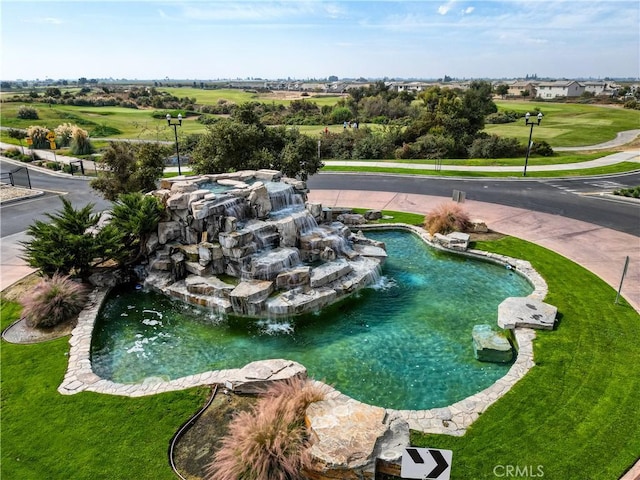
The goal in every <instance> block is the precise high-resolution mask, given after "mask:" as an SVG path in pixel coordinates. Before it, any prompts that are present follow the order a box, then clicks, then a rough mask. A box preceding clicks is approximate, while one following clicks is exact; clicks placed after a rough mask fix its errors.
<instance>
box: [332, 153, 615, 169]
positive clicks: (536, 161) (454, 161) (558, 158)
mask: <svg viewBox="0 0 640 480" xmlns="http://www.w3.org/2000/svg"><path fill="white" fill-rule="evenodd" d="M613 153H615V152H609V151H600V152H595V153H579V152H557V153H554V154H553V156H551V157H537V156H535V157H530V158H529V165H562V164H565V163H580V162H588V161H590V160H595V159H597V158H602V157H606V156H607V155H611V154H613ZM325 160H339V159H333V158H331V159H329V158H327V159H325ZM341 161H348V160H341ZM353 161H354V162H355V161H357V162H371V163H402V164H405V165H407V167H410V166H411V165H435V163H436V161H435V160H433V159H412V160H406V159H391V160H375V159H361V160H353ZM440 164H441V165H442V166H443V167H444V166H447V165H461V166H473V167H486V166H489V167H497V166H514V165H515V166H518V167H519V166H523V165H524V157H518V158H469V159H464V158H445V159H442V160H441V161H440Z"/></svg>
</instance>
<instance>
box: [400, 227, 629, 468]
mask: <svg viewBox="0 0 640 480" xmlns="http://www.w3.org/2000/svg"><path fill="white" fill-rule="evenodd" d="M477 247H478V248H481V249H483V250H490V251H495V252H499V253H502V254H505V255H509V256H513V257H516V258H526V259H528V260H530V261H531V263H532V264H533V266H534V267H535V268H536V269H537V270H538V272H540V273H541V274H542V276H543V277H544V278H545V279H546V281H547V283H548V285H549V295H548V297H547V298H546V299H545V301H546V302H548V303H550V304H552V305H555V306H557V307H558V312H559V317H560V321H559V325H558V327H557V329H556V330H555V331H545V332H542V331H541V332H538V334H537V339H536V340H535V346H534V357H535V362H536V366H535V367H534V368H533V369H532V370H531V371H530V372H529V373H528V374H527V375H526V376H525V378H524V379H522V380H521V381H520V382H518V383H517V384H516V385H515V387H514V388H513V389H512V390H511V391H510V392H509V393H507V394H506V395H505V396H504V397H503V398H502V399H501V400H500V401H498V402H497V403H496V404H494V405H493V406H491V407H490V408H489V409H488V410H487V411H486V412H485V413H484V414H483V415H482V416H481V417H480V418H479V419H478V420H477V421H476V422H475V423H474V424H473V425H472V427H471V428H470V429H469V431H468V432H467V433H466V435H465V436H463V437H458V438H456V437H448V436H445V435H423V434H418V433H416V432H413V434H412V444H413V445H416V446H425V447H426V446H428V447H433V448H444V449H449V450H453V468H452V476H451V478H452V479H470V478H473V479H483V478H487V479H493V478H496V475H495V473H494V470H493V469H494V467H495V466H497V465H503V466H504V465H513V466H515V465H518V466H520V467H521V468H525V467H526V466H533V469H534V470H533V471H534V472H536V471H537V467H538V466H541V467H542V469H543V471H544V478H550V479H594V480H595V479H602V480H605V479H616V478H619V476H620V475H621V474H622V473H623V472H624V471H625V470H626V469H628V468H629V467H630V466H631V465H632V464H633V463H634V462H635V461H636V460H637V458H638V452H640V436H639V435H638V431H640V417H638V415H637V412H638V411H640V375H638V365H639V364H640V348H638V334H637V332H638V327H639V326H640V316H639V315H638V314H637V313H636V312H635V311H634V310H633V309H632V308H631V307H630V306H629V305H628V304H626V303H625V302H622V303H621V304H620V305H615V304H614V300H615V296H616V292H615V291H614V289H612V288H611V287H609V286H608V285H607V284H605V283H604V282H603V281H602V280H600V279H599V278H597V277H596V276H595V275H593V274H592V273H590V272H588V271H587V270H585V269H584V268H582V267H580V266H579V265H577V264H575V263H573V262H571V261H569V260H567V259H564V258H562V257H560V256H559V255H557V254H555V253H553V252H551V251H549V250H546V249H544V248H542V247H539V246H536V245H534V244H530V243H527V242H524V241H521V240H517V239H514V238H504V239H502V240H499V241H497V242H480V243H479V244H478V245H477ZM504 472H505V470H504V469H502V470H500V469H498V473H502V474H504ZM519 478H524V477H519Z"/></svg>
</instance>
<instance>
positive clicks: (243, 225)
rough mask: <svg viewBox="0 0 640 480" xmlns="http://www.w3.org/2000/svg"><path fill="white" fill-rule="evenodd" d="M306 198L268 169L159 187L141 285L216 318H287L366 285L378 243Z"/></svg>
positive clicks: (378, 255)
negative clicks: (160, 215)
mask: <svg viewBox="0 0 640 480" xmlns="http://www.w3.org/2000/svg"><path fill="white" fill-rule="evenodd" d="M306 194H307V188H306V184H305V183H304V182H302V181H300V180H297V179H291V178H287V177H284V176H283V175H282V174H281V173H280V172H278V171H273V170H257V171H242V172H236V173H229V174H218V175H202V176H197V177H187V178H180V179H164V180H162V181H161V185H160V189H159V190H156V191H154V192H152V195H154V196H155V197H157V198H158V199H159V200H160V201H161V202H162V203H163V205H164V206H165V218H164V219H163V221H162V222H160V223H159V225H158V231H157V234H153V235H151V238H150V239H149V241H148V243H147V245H146V250H147V253H148V255H149V258H150V260H149V265H148V274H147V278H146V281H145V284H146V285H147V286H148V287H150V288H153V289H156V290H158V291H160V292H162V293H165V294H167V295H170V296H173V297H176V298H179V299H181V300H183V301H185V302H189V303H192V304H197V305H202V306H206V307H209V308H213V309H215V310H218V311H220V312H222V313H235V314H238V315H244V316H290V315H297V314H300V313H304V312H308V311H313V310H317V309H320V308H322V307H324V306H327V305H329V304H331V303H333V302H335V301H337V300H338V299H340V298H343V297H344V296H346V295H349V294H351V293H352V292H354V291H356V290H358V289H360V288H363V287H365V286H367V285H369V284H371V283H372V282H374V281H375V280H376V278H377V275H378V272H379V269H380V266H381V264H382V262H383V261H384V260H385V258H386V251H385V246H384V244H383V243H381V242H375V241H372V240H370V239H367V238H366V237H364V236H363V235H362V234H359V235H354V234H353V233H352V232H351V230H350V229H349V228H348V227H347V226H345V225H344V224H343V223H341V222H337V221H334V218H333V215H327V211H326V210H325V209H323V208H322V205H320V204H317V203H309V202H307V198H306ZM347 218H349V220H352V218H351V217H347ZM323 219H324V222H323ZM354 223H356V222H354Z"/></svg>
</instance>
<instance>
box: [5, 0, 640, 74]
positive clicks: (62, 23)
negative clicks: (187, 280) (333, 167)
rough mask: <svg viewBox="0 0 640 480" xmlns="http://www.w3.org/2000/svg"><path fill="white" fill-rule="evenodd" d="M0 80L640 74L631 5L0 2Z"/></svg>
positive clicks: (627, 0)
mask: <svg viewBox="0 0 640 480" xmlns="http://www.w3.org/2000/svg"><path fill="white" fill-rule="evenodd" d="M0 22H1V27H2V29H1V34H0V40H1V44H0V79H2V80H16V79H24V80H33V79H40V80H43V79H47V78H50V79H54V80H57V79H71V80H77V79H78V78H81V77H86V78H88V79H91V78H114V79H130V80H133V79H139V80H165V79H187V80H189V79H190V80H216V79H236V78H241V79H246V78H261V79H278V78H292V79H325V78H327V77H329V76H332V75H335V76H337V77H339V78H359V77H364V78H385V77H386V78H405V79H406V78H421V79H435V78H442V77H444V76H445V75H448V76H449V77H453V78H460V79H462V78H522V77H525V76H526V75H533V74H537V75H538V77H551V78H600V79H601V78H604V77H614V78H620V77H633V78H637V77H639V76H640V27H639V25H640V2H639V1H638V0H622V1H596V0H564V1H563V0H508V1H497V0H496V1H493V0H486V1H465V0H422V1H405V0H393V1H383V0H380V1H365V0H350V1H321V0H289V1H286V0H285V1H278V2H273V1H269V0H262V1H245V0H226V1H206V0H174V1H155V0H145V1H130V0H126V1H125V0H110V1H99V0H75V1H64V2H61V1H32V0H0Z"/></svg>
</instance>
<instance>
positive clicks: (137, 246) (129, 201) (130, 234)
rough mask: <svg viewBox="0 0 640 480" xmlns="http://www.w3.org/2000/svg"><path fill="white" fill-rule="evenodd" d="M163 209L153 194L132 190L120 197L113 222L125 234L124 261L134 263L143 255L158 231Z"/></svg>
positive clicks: (123, 239) (122, 260)
mask: <svg viewBox="0 0 640 480" xmlns="http://www.w3.org/2000/svg"><path fill="white" fill-rule="evenodd" d="M163 212H164V207H163V206H162V203H161V202H160V201H159V200H158V199H157V198H156V197H154V196H152V195H144V194H142V193H141V192H132V193H123V194H120V195H119V196H118V198H117V200H116V201H115V202H114V204H113V208H112V209H111V221H110V225H111V226H112V227H113V228H115V229H116V230H117V231H119V232H121V233H122V235H123V237H122V243H123V249H122V255H120V256H119V260H120V261H121V262H123V263H134V262H135V261H137V260H138V259H139V258H140V257H142V256H143V255H144V253H145V246H146V244H147V241H148V240H149V236H150V235H151V234H152V233H153V232H155V231H156V229H157V227H158V223H159V222H160V220H161V219H162V214H163Z"/></svg>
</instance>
